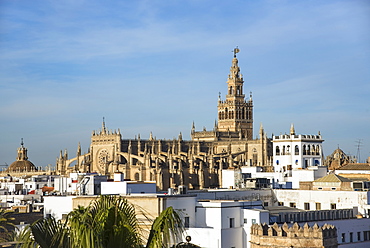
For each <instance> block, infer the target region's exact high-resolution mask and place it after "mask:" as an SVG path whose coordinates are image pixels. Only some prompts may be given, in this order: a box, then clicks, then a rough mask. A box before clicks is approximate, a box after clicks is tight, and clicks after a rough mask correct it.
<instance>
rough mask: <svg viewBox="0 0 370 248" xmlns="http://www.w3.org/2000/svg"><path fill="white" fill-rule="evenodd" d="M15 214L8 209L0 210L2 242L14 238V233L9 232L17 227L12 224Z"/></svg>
mask: <svg viewBox="0 0 370 248" xmlns="http://www.w3.org/2000/svg"><path fill="white" fill-rule="evenodd" d="M13 213H14V212H13V211H9V210H6V209H3V208H1V209H0V233H1V235H0V242H4V241H9V240H10V237H11V236H12V232H9V230H8V229H9V228H11V229H14V228H15V225H14V223H12V221H13V220H14V218H13V217H12V216H11V215H12V214H13Z"/></svg>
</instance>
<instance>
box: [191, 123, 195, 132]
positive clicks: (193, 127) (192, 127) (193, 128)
mask: <svg viewBox="0 0 370 248" xmlns="http://www.w3.org/2000/svg"><path fill="white" fill-rule="evenodd" d="M194 132H195V124H194V121H193V125H192V126H191V133H194Z"/></svg>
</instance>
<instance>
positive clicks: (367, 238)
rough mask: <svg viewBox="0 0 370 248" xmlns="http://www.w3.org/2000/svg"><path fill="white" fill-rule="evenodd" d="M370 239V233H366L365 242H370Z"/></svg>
mask: <svg viewBox="0 0 370 248" xmlns="http://www.w3.org/2000/svg"><path fill="white" fill-rule="evenodd" d="M369 239H370V231H364V241H368V240H369Z"/></svg>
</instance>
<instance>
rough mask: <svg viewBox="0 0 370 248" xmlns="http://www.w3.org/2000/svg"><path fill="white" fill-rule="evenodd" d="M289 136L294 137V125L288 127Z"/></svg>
mask: <svg viewBox="0 0 370 248" xmlns="http://www.w3.org/2000/svg"><path fill="white" fill-rule="evenodd" d="M290 135H295V130H294V124H293V123H292V124H291V125H290Z"/></svg>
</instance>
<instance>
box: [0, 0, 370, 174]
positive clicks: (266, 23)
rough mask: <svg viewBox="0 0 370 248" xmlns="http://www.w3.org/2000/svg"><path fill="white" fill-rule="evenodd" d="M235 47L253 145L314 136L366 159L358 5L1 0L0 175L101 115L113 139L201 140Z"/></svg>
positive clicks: (71, 144) (366, 53)
mask: <svg viewBox="0 0 370 248" xmlns="http://www.w3.org/2000/svg"><path fill="white" fill-rule="evenodd" d="M236 46H238V47H239V49H240V53H238V55H237V56H238V60H239V66H240V68H241V73H242V74H243V75H244V81H245V83H244V91H245V94H246V95H247V96H248V95H249V92H252V94H253V103H254V136H256V135H257V134H258V130H259V126H260V125H261V124H262V125H263V127H264V129H265V131H266V133H267V135H268V137H272V134H275V135H279V134H283V133H288V132H289V128H290V125H291V124H292V123H293V124H294V126H295V130H296V133H298V134H317V133H318V132H320V133H321V135H322V137H323V139H324V140H325V141H324V143H323V149H324V155H325V156H327V155H330V154H331V153H332V152H333V151H334V150H335V149H337V148H338V146H339V147H340V148H341V149H342V150H343V151H344V152H346V153H347V154H348V155H351V156H357V155H358V154H360V162H361V161H364V160H365V159H366V158H367V157H369V156H370V82H369V81H370V1H367V0H364V1H361V0H351V1H349V0H346V1H339V0H338V1H336V0H327V1H321V0H317V1H316V0H307V1H295V0H294V1H293V0H291V1H289V0H276V1H268V0H266V1H257V0H253V1H252V0H249V1H248V0H240V1H237V0H231V1H215V0H203V1H198V0H196V1H195V0H194V1H192V0H187V1H169V0H150V1H149V0H148V1H140V0H139V1H118V0H117V1H115V0H111V1H97V0H64V1H52V0H49V1H47V0H44V1H40V0H33V1H26V0H23V1H20V0H12V1H9V0H0V120H1V121H0V165H6V164H8V165H10V164H11V163H12V162H13V161H15V160H16V155H17V148H18V147H20V143H21V139H22V138H23V139H24V145H25V147H27V148H28V157H29V160H30V161H31V162H33V163H34V164H35V165H36V166H37V167H44V166H46V165H51V166H55V161H56V158H57V157H58V156H59V153H60V151H61V150H63V151H64V150H65V149H67V150H68V153H69V157H73V156H74V155H75V154H76V151H77V146H78V143H79V142H80V143H81V147H82V151H83V152H87V149H88V147H89V145H90V138H91V133H92V131H93V130H99V129H100V128H101V125H102V121H103V117H104V118H105V122H106V126H107V128H108V129H109V130H117V129H120V131H121V133H122V138H124V139H134V138H135V136H137V135H138V134H140V136H141V138H142V139H147V138H149V135H150V132H152V133H153V136H155V137H156V138H157V139H173V138H174V137H177V136H178V135H179V133H180V132H181V133H182V134H183V138H184V139H190V131H191V126H192V123H193V122H194V123H195V127H196V130H202V129H203V127H206V128H207V130H211V129H212V128H213V126H214V122H215V120H216V119H217V99H218V95H219V92H221V98H222V99H224V98H225V94H226V89H227V85H226V80H227V76H228V73H229V70H230V66H231V60H232V58H233V53H232V50H233V49H234V48H235V47H236Z"/></svg>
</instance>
